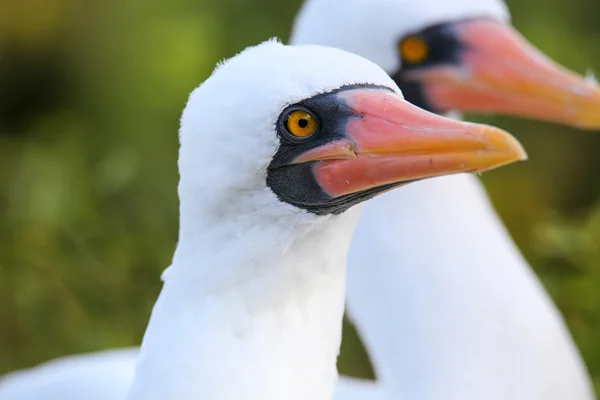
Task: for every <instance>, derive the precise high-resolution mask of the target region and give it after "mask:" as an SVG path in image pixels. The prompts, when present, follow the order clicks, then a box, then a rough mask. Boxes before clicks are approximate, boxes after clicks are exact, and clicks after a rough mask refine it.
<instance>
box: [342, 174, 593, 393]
mask: <svg viewBox="0 0 600 400" xmlns="http://www.w3.org/2000/svg"><path fill="white" fill-rule="evenodd" d="M348 262H349V265H348V299H347V300H348V311H349V314H350V317H351V319H352V320H353V321H354V323H355V324H356V325H357V328H358V330H359V332H360V333H361V336H362V338H363V339H364V341H365V345H366V347H367V349H368V351H369V353H370V355H371V357H372V361H373V364H374V366H375V369H376V372H377V376H378V378H379V380H380V382H381V383H382V384H383V385H384V386H385V387H386V391H387V392H388V393H390V395H391V396H392V398H394V399H413V398H423V399H424V398H428V399H429V398H451V399H461V400H471V399H482V398H485V399H488V400H500V399H519V400H521V399H540V398H543V399H553V400H554V399H561V400H562V399H591V398H592V397H593V396H592V395H591V390H590V383H589V380H588V378H587V376H586V372H585V367H584V366H583V363H582V362H581V359H580V357H579V354H578V353H577V350H576V349H575V347H574V345H573V342H572V341H571V338H570V336H569V333H568V331H567V330H566V328H565V326H564V323H563V321H562V319H561V317H560V314H559V312H558V310H557V309H556V307H555V306H554V304H553V303H552V301H551V299H550V298H549V297H548V295H547V294H546V293H545V292H544V290H543V287H542V285H541V284H540V282H539V281H538V280H537V278H536V276H535V274H534V273H533V271H532V270H531V269H530V268H529V266H528V264H527V262H526V261H525V260H524V259H523V257H522V256H521V254H520V253H519V251H518V249H517V247H516V246H515V245H514V243H513V242H512V240H511V237H510V235H509V234H508V232H507V231H506V229H505V228H504V226H503V225H502V222H501V221H500V219H499V218H498V216H497V215H496V213H495V211H494V209H493V207H492V206H491V203H490V202H489V200H488V198H487V196H486V194H485V191H484V188H483V185H482V184H481V183H480V182H479V180H478V179H477V177H475V176H473V175H466V174H460V175H454V176H448V177H441V178H435V179H430V180H425V181H422V182H418V183H414V184H411V185H407V186H405V187H403V188H401V189H398V190H396V191H391V192H389V193H385V194H384V195H382V196H380V197H377V198H375V199H373V200H370V201H369V202H367V204H366V206H365V209H364V213H363V215H362V217H361V219H360V221H359V223H358V226H357V228H356V233H355V236H354V238H353V241H352V244H351V246H350V251H349V254H348ZM450 393H451V394H452V395H451V396H449V394H450Z"/></svg>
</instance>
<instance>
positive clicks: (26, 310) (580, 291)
mask: <svg viewBox="0 0 600 400" xmlns="http://www.w3.org/2000/svg"><path fill="white" fill-rule="evenodd" d="M299 5H300V0H294V1H287V2H281V1H274V0H272V1H269V0H254V1H250V0H221V1H218V2H217V1H209V0H172V1H169V2H167V1H164V0H143V1H142V0H128V1H117V0H106V1H103V2H99V1H91V0H21V1H19V2H17V1H11V0H4V1H1V2H0V219H1V223H0V373H2V372H5V371H8V370H11V369H15V368H21V367H26V366H30V365H34V364H36V363H38V362H40V361H43V360H46V359H49V358H53V357H56V356H59V355H64V354H71V353H78V352H86V351H93V350H99V349H104V348H108V347H116V346H128V345H136V344H139V342H140V340H141V337H142V334H143V331H144V329H145V325H146V322H147V319H148V315H149V311H150V309H151V307H152V304H153V302H154V301H155V299H156V296H157V294H158V291H159V290H160V280H159V277H160V272H161V271H162V269H163V268H164V267H166V266H167V265H169V262H170V259H171V257H172V253H173V250H174V246H175V244H176V240H177V228H178V226H177V217H178V203H177V197H176V182H177V178H178V176H177V169H176V156H177V147H178V140H177V128H178V119H179V116H180V113H181V110H182V108H183V105H184V104H185V102H186V99H187V95H188V94H189V92H190V91H191V89H193V88H194V87H195V86H197V85H198V84H199V83H200V82H201V81H202V80H203V79H205V78H206V77H207V76H208V74H209V73H210V72H211V70H212V68H213V67H214V65H215V63H216V62H217V61H218V60H220V59H222V58H224V57H230V56H232V55H234V54H235V53H237V52H238V51H240V50H242V49H243V48H244V47H246V46H248V45H252V44H256V43H258V42H259V41H262V40H264V39H267V38H269V37H273V36H279V37H281V38H282V39H284V40H286V39H287V37H288V35H289V31H290V27H291V23H292V20H293V17H294V15H295V13H296V11H297V9H298V7H299ZM509 5H510V8H511V11H512V13H513V21H514V24H515V25H516V26H517V28H518V29H519V30H520V31H521V32H522V33H523V34H524V35H525V36H526V37H527V38H528V39H529V40H530V41H532V42H533V43H535V44H536V45H537V46H538V47H539V48H540V49H541V50H542V51H544V52H546V53H547V54H548V55H549V56H551V57H552V58H554V59H556V60H557V61H559V62H561V63H562V64H564V65H565V66H567V67H569V68H571V69H574V70H576V71H585V69H586V68H587V67H589V66H591V67H596V68H600V53H599V52H598V51H597V50H598V45H599V44H600V25H598V23H597V21H598V20H600V3H598V1H597V0H572V1H570V2H565V1H563V0H527V1H520V0H519V1H517V0H512V1H510V2H509ZM479 120H484V121H486V122H490V123H493V124H497V125H500V126H502V127H504V128H506V129H508V130H509V131H511V132H513V133H515V134H516V135H517V136H518V137H519V138H520V139H521V141H522V143H523V144H524V146H525V147H526V148H527V149H528V151H529V155H530V161H529V162H527V163H521V164H519V165H515V166H511V167H510V168H504V169H500V170H498V171H496V172H493V173H490V174H486V175H484V177H483V179H484V182H485V183H486V185H487V187H488V189H489V192H490V195H491V197H492V199H493V201H494V204H495V205H496V207H497V209H498V211H499V213H500V215H501V216H502V218H503V220H504V221H505V223H506V224H507V226H508V227H509V229H510V231H511V233H512V235H513V237H514V238H515V240H516V241H517V243H518V244H519V246H520V248H521V249H522V251H523V252H524V254H525V255H526V257H527V258H528V260H529V261H530V262H531V264H532V266H533V267H534V268H535V270H536V272H537V274H538V275H539V276H540V277H541V279H542V280H543V282H544V284H545V285H546V287H547V289H548V291H549V292H550V294H551V295H552V296H553V298H554V299H555V301H556V302H557V304H558V305H559V307H560V309H561V311H562V312H563V313H564V315H565V318H566V321H567V323H568V325H569V327H570V328H571V331H572V332H573V335H574V337H575V340H576V341H577V344H578V345H579V347H580V349H581V351H582V353H583V356H584V358H585V360H586V362H587V365H588V367H589V369H590V371H591V372H592V374H593V376H594V377H595V380H596V383H597V386H598V387H600V205H598V204H596V200H597V199H598V198H600V181H599V180H598V178H597V173H598V171H599V170H600V157H599V156H598V149H600V135H598V134H593V133H589V132H580V131H576V130H572V129H569V128H566V127H562V126H557V125H550V124H542V123H537V122H533V121H524V120H517V119H511V118H485V119H483V118H479ZM346 327H347V328H348V327H349V325H346ZM347 333H350V334H347V335H346V334H345V336H344V344H343V349H342V356H341V359H340V364H341V365H340V368H341V371H342V372H345V373H348V374H352V375H358V376H365V375H369V374H370V373H371V372H370V370H369V366H368V362H367V358H366V356H365V354H364V352H363V351H362V349H361V347H360V342H359V340H358V339H357V338H356V336H355V335H353V334H351V333H352V331H350V330H348V332H347Z"/></svg>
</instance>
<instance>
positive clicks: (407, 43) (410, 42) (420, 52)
mask: <svg viewBox="0 0 600 400" xmlns="http://www.w3.org/2000/svg"><path fill="white" fill-rule="evenodd" d="M400 54H402V59H403V60H404V61H407V62H410V63H420V62H423V61H425V59H426V58H427V56H428V55H429V46H427V43H425V41H424V40H423V39H421V38H418V37H416V36H412V37H408V38H406V39H404V40H403V41H402V43H400Z"/></svg>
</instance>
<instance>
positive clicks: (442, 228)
mask: <svg viewBox="0 0 600 400" xmlns="http://www.w3.org/2000/svg"><path fill="white" fill-rule="evenodd" d="M479 17H486V18H492V19H495V20H499V21H506V22H507V21H508V19H509V15H508V11H507V9H506V7H505V5H504V3H503V2H501V1H500V0H461V1H445V0H442V1H440V0H368V1H364V0H344V1H343V2H342V1H339V0H308V1H307V2H305V4H304V6H303V8H302V10H301V11H300V13H299V15H298V17H297V19H296V24H295V27H294V32H293V34H292V37H291V42H292V43H318V44H324V45H328V46H334V47H338V48H342V49H345V50H348V51H352V52H354V53H356V54H359V55H362V56H365V57H367V58H369V59H371V60H373V61H375V62H377V63H378V64H379V65H380V66H382V67H383V68H384V69H385V70H386V71H387V72H388V73H393V72H395V71H396V70H397V69H398V68H399V66H400V61H399V56H398V51H397V42H398V40H399V39H400V38H401V37H402V36H404V35H406V34H407V33H409V32H412V31H413V30H419V29H423V28H425V27H427V26H431V25H433V24H437V23H442V22H449V21H454V20H461V19H469V18H479ZM515 195H516V196H518V194H515ZM367 249H368V252H367ZM348 262H349V264H348V288H347V290H348V293H347V308H348V313H349V315H350V318H351V319H352V321H353V322H354V323H355V324H356V326H357V329H358V331H359V333H360V334H361V337H362V339H363V341H364V342H365V345H366V347H367V350H368V352H369V354H370V356H371V360H372V362H373V364H374V367H375V369H376V374H377V375H378V378H379V383H380V384H381V385H382V386H383V388H384V389H385V392H386V394H387V395H388V396H389V398H390V399H427V400H429V399H431V400H433V399H450V400H454V399H456V400H479V399H486V400H495V399H497V400H506V399H511V400H590V399H593V398H594V397H595V396H594V395H593V389H592V385H591V381H590V378H589V376H588V374H587V371H586V368H585V366H584V364H583V362H582V360H581V358H580V355H579V353H578V351H577V349H576V347H575V345H574V343H573V341H572V339H571V337H570V334H569V332H568V330H567V328H566V326H565V324H564V322H563V319H562V317H561V315H560V313H559V311H558V310H557V308H556V306H555V305H554V304H553V303H552V300H551V299H550V298H549V296H548V295H547V293H546V292H545V291H544V289H543V287H542V285H541V283H540V282H539V280H538V279H537V277H536V276H535V274H534V273H533V271H532V270H531V268H530V267H529V265H528V264H527V261H526V260H525V259H524V258H523V256H522V255H521V254H520V252H519V250H518V249H517V247H516V246H515V245H514V243H513V241H512V239H511V237H510V235H509V233H508V232H507V231H506V229H505V228H504V226H503V224H502V221H501V220H500V218H499V217H498V216H497V214H496V212H495V210H494V209H493V207H492V205H491V203H490V201H489V199H488V197H487V195H486V193H485V190H484V187H483V185H482V184H481V183H480V181H479V180H478V178H477V177H475V176H473V175H465V174H463V175H455V176H448V177H441V178H436V179H432V180H427V181H423V182H418V183H416V184H414V185H409V186H408V187H406V188H405V190H402V191H401V192H400V191H397V192H394V191H392V192H390V193H387V194H384V195H382V196H380V197H378V198H376V199H373V200H372V201H370V202H368V203H367V204H366V205H365V210H364V213H363V215H362V216H361V219H360V221H359V224H358V226H357V229H356V233H355V236H354V239H353V241H352V244H351V247H350V252H349V255H348Z"/></svg>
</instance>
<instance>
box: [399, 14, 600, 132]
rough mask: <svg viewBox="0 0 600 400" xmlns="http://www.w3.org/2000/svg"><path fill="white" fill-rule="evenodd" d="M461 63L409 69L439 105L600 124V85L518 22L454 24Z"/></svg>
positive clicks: (582, 124)
mask: <svg viewBox="0 0 600 400" xmlns="http://www.w3.org/2000/svg"><path fill="white" fill-rule="evenodd" d="M453 29H456V30H457V32H456V34H457V35H458V37H459V40H460V42H461V44H462V45H463V46H465V48H464V49H463V51H462V54H461V56H460V57H461V58H460V61H459V65H446V66H434V67H430V68H427V67H426V68H423V69H421V70H415V71H412V72H410V73H409V74H407V78H408V80H416V81H420V82H421V83H422V84H423V87H424V90H425V94H426V96H427V98H428V100H429V102H430V103H431V104H432V105H433V106H434V107H436V109H438V110H458V111H462V112H473V113H491V114H507V115H517V116H523V117H530V118H536V119H541V120H547V121H553V122H559V123H564V124H568V125H572V126H576V127H579V128H585V129H598V128H600V88H599V87H598V85H597V84H596V83H595V82H592V81H590V80H586V79H585V78H584V77H582V76H579V75H577V74H575V73H573V72H571V71H568V70H566V69H564V68H562V67H561V66H559V65H557V64H556V63H554V62H553V61H552V60H550V59H549V58H548V57H546V56H545V55H544V54H542V53H541V52H540V51H538V50H537V49H536V48H535V47H533V46H532V45H531V44H530V43H528V42H527V41H526V40H525V39H524V38H523V37H522V36H521V35H520V34H519V33H518V32H517V31H516V30H515V29H514V28H512V27H510V26H509V25H505V24H502V23H500V22H496V21H491V20H471V21H465V22H461V23H458V24H456V25H455V26H454V28H453Z"/></svg>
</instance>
